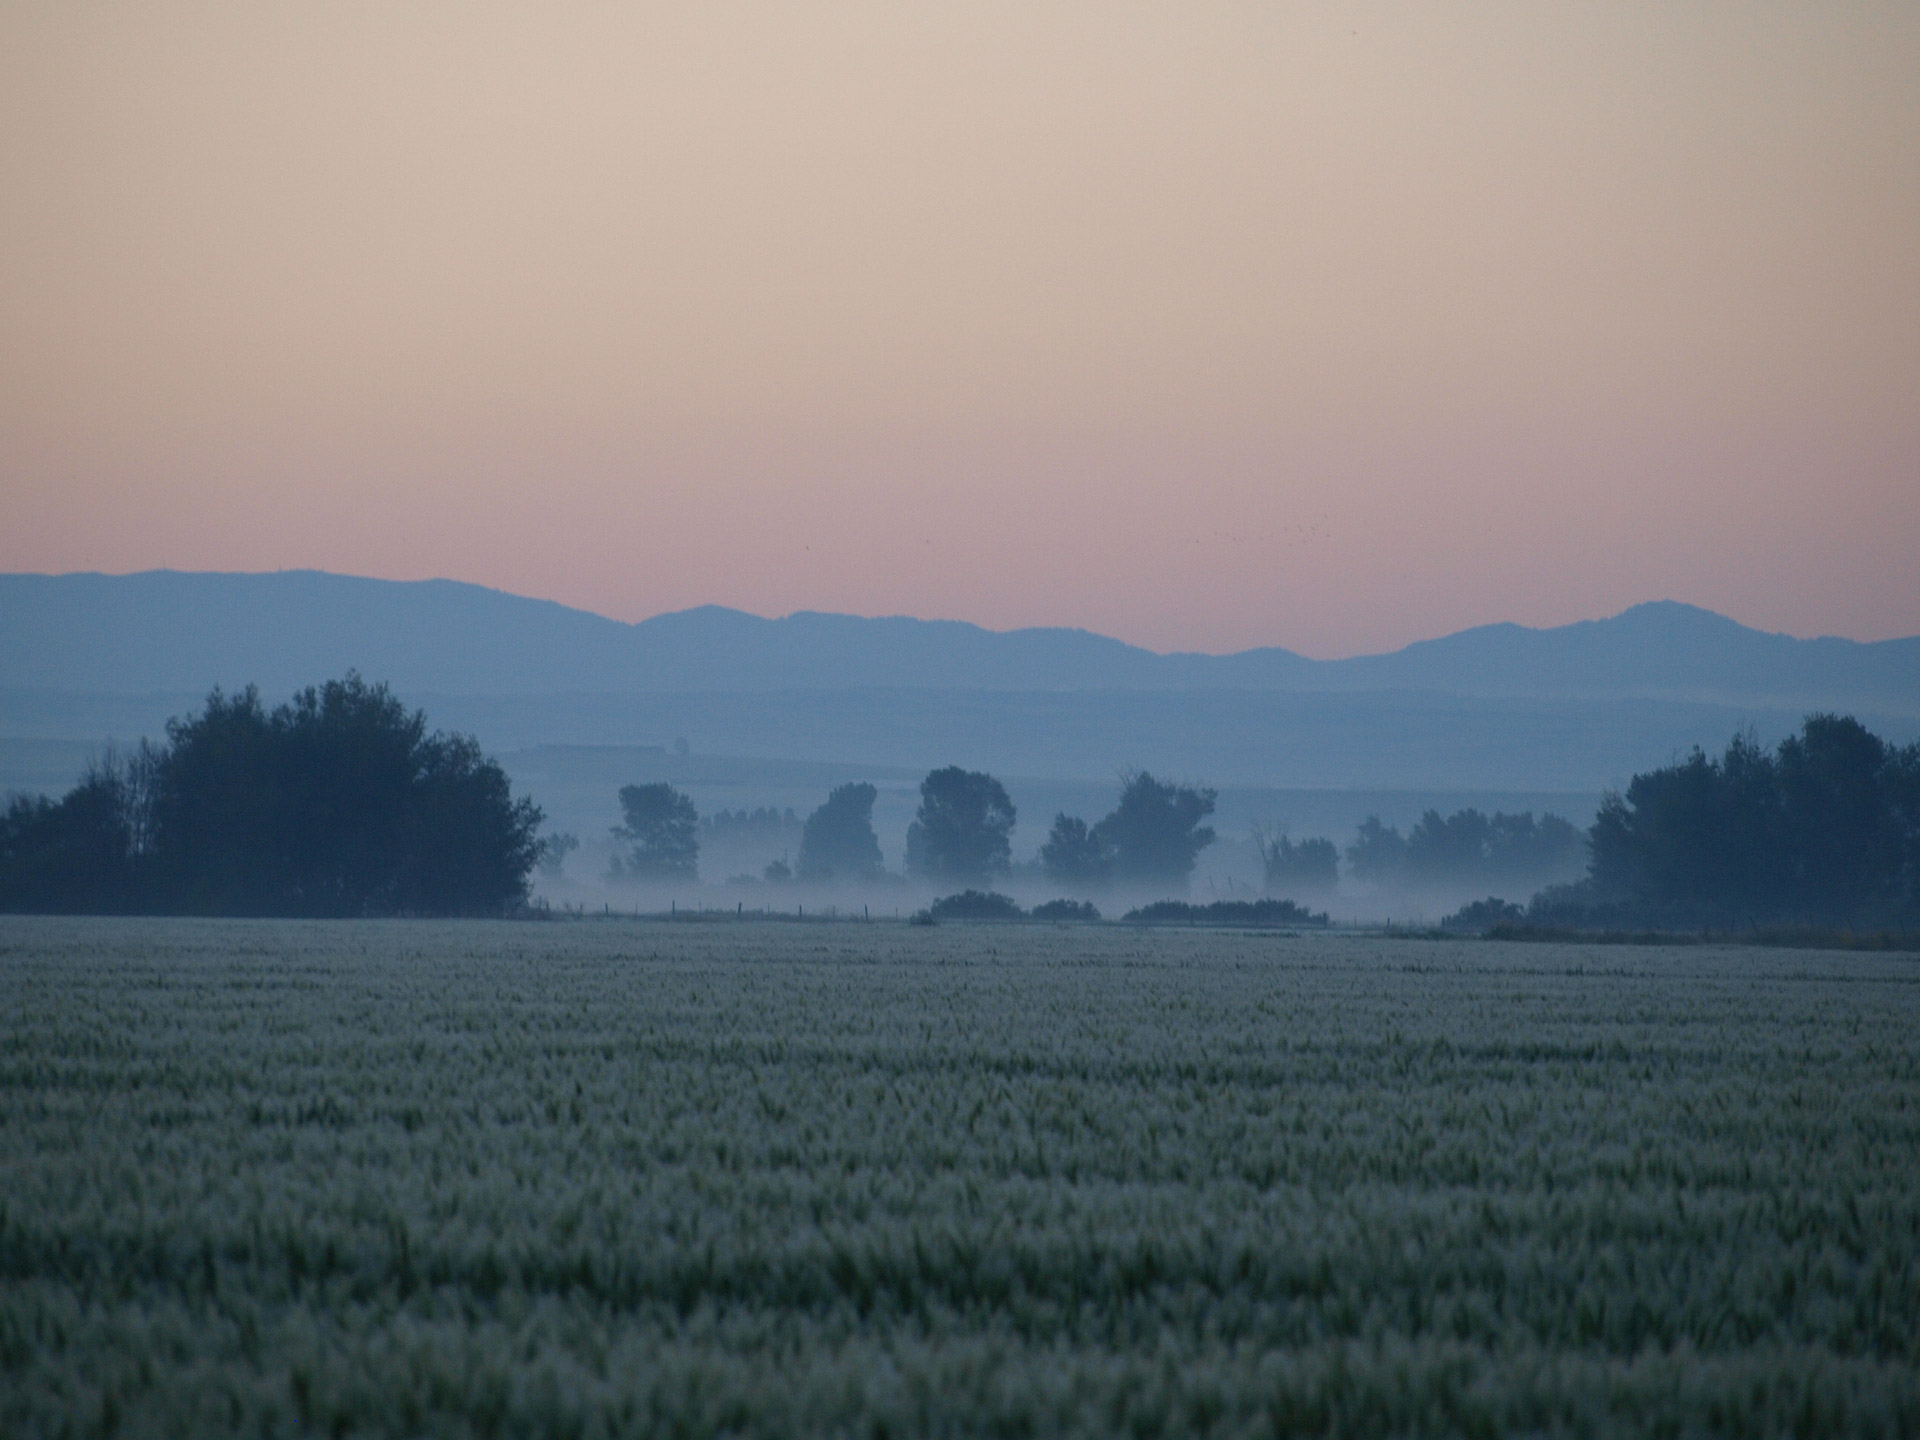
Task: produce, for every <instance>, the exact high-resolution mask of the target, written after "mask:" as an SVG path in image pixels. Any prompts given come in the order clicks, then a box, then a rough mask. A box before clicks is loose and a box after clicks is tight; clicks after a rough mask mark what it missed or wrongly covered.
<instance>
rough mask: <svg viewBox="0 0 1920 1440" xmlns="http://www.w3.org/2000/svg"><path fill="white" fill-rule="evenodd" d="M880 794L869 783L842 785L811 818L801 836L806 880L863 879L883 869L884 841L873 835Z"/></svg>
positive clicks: (802, 870) (802, 871)
mask: <svg viewBox="0 0 1920 1440" xmlns="http://www.w3.org/2000/svg"><path fill="white" fill-rule="evenodd" d="M879 794H880V792H879V791H878V790H876V789H875V788H874V787H873V786H871V785H868V784H865V783H856V784H849V785H841V786H838V787H837V788H835V789H834V790H833V791H832V792H831V793H829V794H828V796H827V800H826V803H825V804H824V805H822V806H821V807H820V808H819V809H818V810H815V811H814V812H813V813H812V814H811V815H809V816H808V817H807V823H806V827H805V828H804V829H803V830H802V831H801V832H800V859H799V872H800V878H801V879H802V880H831V879H835V878H839V879H842V880H849V879H860V878H864V877H867V876H871V875H874V874H877V873H878V872H879V869H880V839H879V837H878V836H876V835H875V834H874V833H873V802H874V800H875V799H876V798H877V797H878V796H879Z"/></svg>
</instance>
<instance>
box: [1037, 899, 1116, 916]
mask: <svg viewBox="0 0 1920 1440" xmlns="http://www.w3.org/2000/svg"><path fill="white" fill-rule="evenodd" d="M1027 913H1028V914H1029V915H1031V916H1032V917H1033V918H1034V919H1036V920H1083V921H1094V920H1098V919H1099V918H1100V912H1099V911H1098V910H1096V909H1094V907H1093V902H1092V901H1090V900H1049V901H1047V902H1046V903H1045V904H1044V905H1036V906H1034V907H1033V909H1031V910H1029V911H1028V912H1027Z"/></svg>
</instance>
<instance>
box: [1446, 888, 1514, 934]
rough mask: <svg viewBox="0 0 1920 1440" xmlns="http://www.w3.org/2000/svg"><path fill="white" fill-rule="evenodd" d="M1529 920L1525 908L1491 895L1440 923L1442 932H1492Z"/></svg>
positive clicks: (1471, 903) (1461, 909)
mask: <svg viewBox="0 0 1920 1440" xmlns="http://www.w3.org/2000/svg"><path fill="white" fill-rule="evenodd" d="M1526 918H1527V912H1526V910H1525V909H1524V908H1522V907H1521V906H1519V905H1516V904H1514V903H1513V902H1512V901H1511V900H1502V899H1500V897H1499V896H1497V895H1489V896H1488V897H1487V898H1486V899H1484V900H1474V901H1471V902H1470V903H1468V904H1465V905H1462V906H1461V907H1460V908H1459V909H1458V910H1456V911H1454V912H1453V913H1452V914H1451V915H1449V916H1447V918H1446V919H1444V920H1442V921H1441V922H1440V928H1441V929H1442V930H1479V931H1483V932H1484V931H1488V930H1492V929H1493V928H1494V927H1495V926H1497V925H1518V924H1520V923H1521V922H1522V921H1524V920H1525V919H1526Z"/></svg>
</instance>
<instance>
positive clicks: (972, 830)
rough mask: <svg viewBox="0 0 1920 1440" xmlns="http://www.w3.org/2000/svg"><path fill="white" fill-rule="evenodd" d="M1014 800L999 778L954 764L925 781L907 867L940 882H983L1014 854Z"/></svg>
mask: <svg viewBox="0 0 1920 1440" xmlns="http://www.w3.org/2000/svg"><path fill="white" fill-rule="evenodd" d="M1013 823H1014V808H1013V801H1012V800H1010V799H1008V798H1007V791H1006V787H1005V786H1003V785H1001V783H1000V782H999V781H998V780H996V779H994V778H993V776H991V775H987V774H983V773H981V772H979V771H976V770H962V769H961V768H960V767H959V766H958V765H949V766H948V767H946V768H945V769H944V770H935V771H933V772H932V773H931V774H929V775H928V776H927V778H926V779H924V780H922V781H921V782H920V809H919V810H918V811H917V812H916V813H915V815H914V819H913V823H912V824H911V825H909V826H908V827H907V868H908V869H909V870H911V871H913V872H915V873H916V874H920V875H925V876H927V877H929V878H931V879H935V880H945V881H958V882H962V883H966V882H970V881H980V880H984V879H986V878H988V877H989V876H992V875H996V874H998V873H1000V872H1001V871H1003V870H1005V869H1006V868H1007V865H1008V862H1009V860H1010V859H1011V858H1012V854H1013V844H1012V841H1011V839H1010V838H1009V837H1010V836H1011V835H1012V833H1013Z"/></svg>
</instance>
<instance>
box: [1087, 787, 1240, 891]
mask: <svg viewBox="0 0 1920 1440" xmlns="http://www.w3.org/2000/svg"><path fill="white" fill-rule="evenodd" d="M1214 800H1215V792H1214V791H1212V790H1204V789H1200V788H1198V787H1196V786H1192V785H1174V784H1171V783H1169V782H1167V781H1164V780H1156V779H1154V777H1153V776H1152V775H1150V774H1148V773H1147V772H1146V771H1144V770H1139V771H1135V772H1134V773H1133V774H1131V775H1129V776H1127V777H1126V780H1125V782H1124V783H1123V784H1122V785H1121V788H1120V803H1119V804H1118V805H1116V806H1114V808H1113V813H1112V814H1110V815H1108V816H1107V818H1106V819H1104V820H1102V821H1101V822H1100V823H1099V824H1098V825H1096V826H1095V827H1094V834H1095V835H1096V837H1097V838H1098V839H1099V840H1100V841H1101V843H1103V844H1104V845H1106V846H1108V847H1110V849H1111V851H1112V854H1113V876H1114V878H1115V879H1116V880H1122V881H1127V880H1133V881H1159V882H1167V883H1174V884H1178V885H1182V886H1184V885H1185V884H1186V883H1187V881H1188V879H1189V878H1190V877H1191V876H1192V874H1193V866H1194V862H1195V861H1196V860H1197V859H1198V858H1199V856H1200V852H1201V851H1202V850H1204V849H1206V848H1207V846H1209V845H1211V844H1212V843H1213V840H1214V834H1213V827H1211V826H1208V825H1202V824H1201V823H1200V822H1201V821H1202V820H1204V819H1206V817H1207V816H1209V815H1211V814H1212V813H1213V805H1214Z"/></svg>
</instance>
